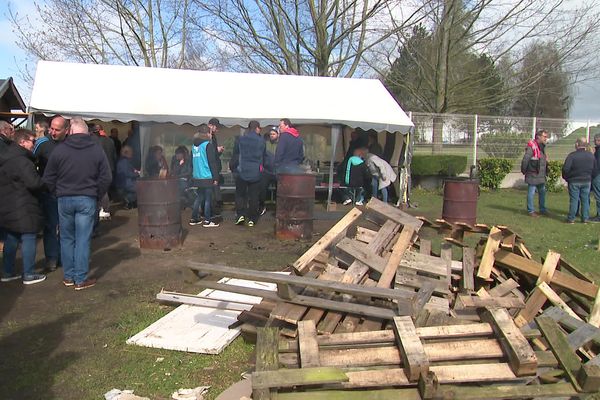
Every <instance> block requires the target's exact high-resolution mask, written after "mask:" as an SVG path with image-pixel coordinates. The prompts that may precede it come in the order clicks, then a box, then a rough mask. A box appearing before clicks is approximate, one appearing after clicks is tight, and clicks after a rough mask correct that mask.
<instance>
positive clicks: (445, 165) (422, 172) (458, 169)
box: [410, 154, 467, 176]
mask: <svg viewBox="0 0 600 400" xmlns="http://www.w3.org/2000/svg"><path fill="white" fill-rule="evenodd" d="M410 166H411V172H412V174H413V175H415V176H427V175H443V176H456V175H458V174H461V173H463V172H464V171H465V169H466V168H467V156H457V155H421V154H415V155H414V156H413V158H412V162H411V164H410Z"/></svg>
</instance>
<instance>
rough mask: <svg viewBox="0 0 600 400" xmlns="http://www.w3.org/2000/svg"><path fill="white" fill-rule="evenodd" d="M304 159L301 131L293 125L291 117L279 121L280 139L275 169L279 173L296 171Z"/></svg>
mask: <svg viewBox="0 0 600 400" xmlns="http://www.w3.org/2000/svg"><path fill="white" fill-rule="evenodd" d="M303 160H304V141H303V140H302V138H301V137H300V132H298V130H297V129H296V128H294V127H293V126H292V123H291V122H290V120H289V119H287V118H283V119H282V120H281V121H279V141H278V142H277V151H276V152H275V170H276V172H277V173H282V172H286V171H290V172H294V171H297V170H298V166H299V165H300V164H301V163H302V161H303Z"/></svg>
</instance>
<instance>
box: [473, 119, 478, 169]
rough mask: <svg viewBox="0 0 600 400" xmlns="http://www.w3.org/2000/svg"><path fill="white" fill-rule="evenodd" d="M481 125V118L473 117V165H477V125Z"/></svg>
mask: <svg viewBox="0 0 600 400" xmlns="http://www.w3.org/2000/svg"><path fill="white" fill-rule="evenodd" d="M478 124H479V116H478V115H477V114H475V115H474V116H473V165H477V136H478V135H477V125H478Z"/></svg>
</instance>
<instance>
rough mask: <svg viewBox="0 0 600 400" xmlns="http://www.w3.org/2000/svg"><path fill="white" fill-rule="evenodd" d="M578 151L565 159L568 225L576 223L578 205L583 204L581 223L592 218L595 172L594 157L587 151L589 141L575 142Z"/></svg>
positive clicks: (578, 140)
mask: <svg viewBox="0 0 600 400" xmlns="http://www.w3.org/2000/svg"><path fill="white" fill-rule="evenodd" d="M575 148H576V150H575V151H574V152H572V153H570V154H569V155H568V156H567V158H566V159H565V163H564V164H563V168H562V177H563V179H564V180H565V181H567V183H568V184H569V215H568V216H567V223H569V224H572V223H574V222H575V214H576V213H577V205H578V204H579V203H581V222H583V223H585V222H587V221H588V219H589V217H590V186H591V183H590V182H591V181H592V175H593V173H594V171H595V169H596V168H595V163H596V160H595V159H594V155H593V154H592V153H590V152H589V151H587V149H586V148H587V141H586V140H585V139H584V138H579V139H577V141H576V142H575Z"/></svg>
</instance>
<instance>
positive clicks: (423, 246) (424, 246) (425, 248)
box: [419, 238, 431, 256]
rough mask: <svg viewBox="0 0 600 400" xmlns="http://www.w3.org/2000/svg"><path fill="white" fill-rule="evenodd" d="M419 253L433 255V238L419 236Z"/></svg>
mask: <svg viewBox="0 0 600 400" xmlns="http://www.w3.org/2000/svg"><path fill="white" fill-rule="evenodd" d="M419 253H421V254H425V255H426V256H428V255H431V240H425V239H421V238H419Z"/></svg>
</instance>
